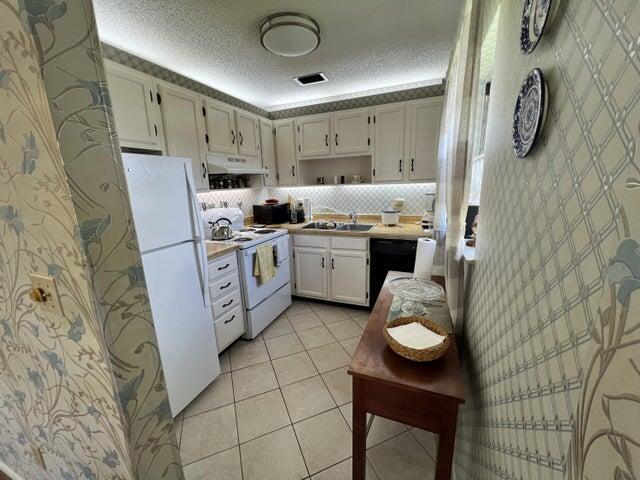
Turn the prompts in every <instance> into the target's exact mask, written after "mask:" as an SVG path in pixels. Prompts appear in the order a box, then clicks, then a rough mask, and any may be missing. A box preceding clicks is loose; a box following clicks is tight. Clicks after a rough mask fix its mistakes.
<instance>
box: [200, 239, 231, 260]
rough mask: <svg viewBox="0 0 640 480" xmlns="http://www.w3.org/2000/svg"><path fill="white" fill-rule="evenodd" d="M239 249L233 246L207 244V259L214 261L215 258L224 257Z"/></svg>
mask: <svg viewBox="0 0 640 480" xmlns="http://www.w3.org/2000/svg"><path fill="white" fill-rule="evenodd" d="M237 249H238V246H237V245H233V244H224V243H212V242H207V258H208V259H209V260H213V259H214V258H218V257H223V256H225V255H227V254H229V253H231V252H235V251H236V250H237Z"/></svg>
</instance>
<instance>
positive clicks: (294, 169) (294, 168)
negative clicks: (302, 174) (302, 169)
mask: <svg viewBox="0 0 640 480" xmlns="http://www.w3.org/2000/svg"><path fill="white" fill-rule="evenodd" d="M291 176H292V177H295V176H296V166H295V165H291Z"/></svg>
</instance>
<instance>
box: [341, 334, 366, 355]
mask: <svg viewBox="0 0 640 480" xmlns="http://www.w3.org/2000/svg"><path fill="white" fill-rule="evenodd" d="M360 338H362V337H353V338H348V339H347V340H341V341H340V345H342V348H344V349H345V350H346V352H347V353H348V354H349V356H350V357H352V358H353V354H354V353H356V348H358V344H359V343H360Z"/></svg>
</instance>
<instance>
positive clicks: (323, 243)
mask: <svg viewBox="0 0 640 480" xmlns="http://www.w3.org/2000/svg"><path fill="white" fill-rule="evenodd" d="M328 240H329V237H325V236H323V235H294V236H293V244H294V245H295V246H296V247H319V248H326V247H327V241H328Z"/></svg>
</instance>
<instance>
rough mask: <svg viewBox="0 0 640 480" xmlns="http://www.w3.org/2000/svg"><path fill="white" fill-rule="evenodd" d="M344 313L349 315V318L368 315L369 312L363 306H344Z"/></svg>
mask: <svg viewBox="0 0 640 480" xmlns="http://www.w3.org/2000/svg"><path fill="white" fill-rule="evenodd" d="M344 311H345V313H346V314H347V315H349V317H350V318H358V317H368V316H369V315H370V314H371V312H370V311H369V310H367V309H364V308H349V307H346V308H345V309H344Z"/></svg>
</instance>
